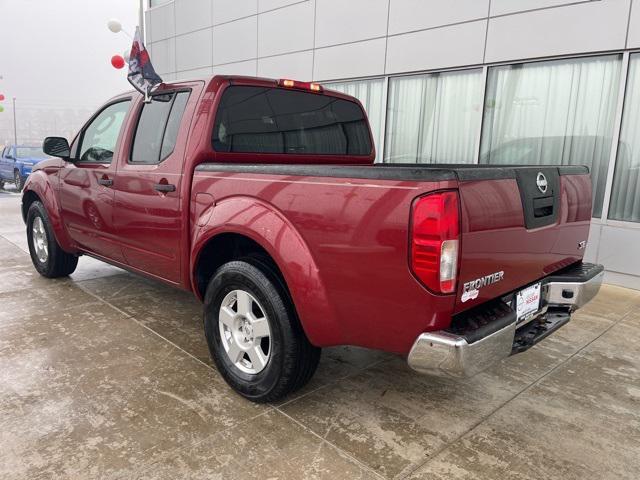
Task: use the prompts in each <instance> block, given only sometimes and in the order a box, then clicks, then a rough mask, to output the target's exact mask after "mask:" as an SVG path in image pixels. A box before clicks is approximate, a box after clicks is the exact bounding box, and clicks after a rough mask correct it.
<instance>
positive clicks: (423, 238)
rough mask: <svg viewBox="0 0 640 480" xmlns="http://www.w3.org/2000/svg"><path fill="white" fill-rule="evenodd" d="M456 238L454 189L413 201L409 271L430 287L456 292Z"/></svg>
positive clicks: (457, 215)
mask: <svg viewBox="0 0 640 480" xmlns="http://www.w3.org/2000/svg"><path fill="white" fill-rule="evenodd" d="M459 237H460V216H459V213H458V193H457V192H455V191H444V192H437V193H432V194H430V195H426V196H424V197H420V198H418V199H417V200H416V201H415V202H414V203H413V210H412V224H411V270H412V271H413V273H414V275H415V276H416V277H418V279H419V280H420V281H421V282H422V283H423V284H424V285H425V286H426V287H427V288H428V289H429V290H432V291H433V292H436V293H453V292H455V290H456V280H457V275H458V252H459V249H460V238H459Z"/></svg>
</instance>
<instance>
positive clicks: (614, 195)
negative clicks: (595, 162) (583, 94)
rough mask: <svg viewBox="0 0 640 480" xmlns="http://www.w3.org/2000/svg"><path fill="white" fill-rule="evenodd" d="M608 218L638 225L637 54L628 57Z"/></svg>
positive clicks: (639, 103) (639, 117)
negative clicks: (627, 70)
mask: <svg viewBox="0 0 640 480" xmlns="http://www.w3.org/2000/svg"><path fill="white" fill-rule="evenodd" d="M609 218H610V219H612V220H624V221H629V222H640V55H639V54H635V55H631V57H630V60H629V77H628V79H627V91H626V97H625V100H624V111H623V115H622V128H621V130H620V141H619V142H618V156H617V159H616V170H615V174H614V176H613V187H612V190H611V203H610V206H609Z"/></svg>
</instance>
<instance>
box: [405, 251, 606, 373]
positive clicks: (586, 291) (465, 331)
mask: <svg viewBox="0 0 640 480" xmlns="http://www.w3.org/2000/svg"><path fill="white" fill-rule="evenodd" d="M603 277H604V268H603V267H602V265H595V264H587V263H580V264H578V265H575V266H572V267H569V268H568V269H565V270H562V271H561V272H559V273H555V274H553V275H550V276H549V277H546V278H544V279H542V280H541V282H542V292H541V295H542V298H541V305H540V306H541V309H540V311H541V312H542V313H541V314H540V315H539V316H538V318H536V319H534V320H533V321H531V322H529V323H527V324H525V325H522V326H520V327H519V328H518V327H517V326H516V313H515V311H514V310H513V309H512V308H511V307H510V306H508V305H506V304H505V303H503V302H497V303H493V304H490V305H485V306H482V307H480V308H479V309H474V310H472V311H470V312H465V313H464V314H462V315H461V316H458V317H457V318H456V320H455V322H453V323H452V327H451V329H450V330H439V331H435V332H426V333H423V334H421V335H420V336H419V337H418V338H417V339H416V340H415V342H414V344H413V347H411V351H410V352H409V356H408V358H407V362H408V364H409V366H410V367H411V368H413V369H414V370H417V371H419V372H421V373H427V374H431V375H437V376H447V377H469V376H473V375H475V374H477V373H479V372H481V371H483V370H485V369H486V368H488V367H490V366H491V365H493V364H495V363H497V362H499V361H500V360H503V359H505V358H506V357H508V356H510V355H512V354H515V353H520V352H523V351H525V350H527V349H529V348H531V347H532V346H533V345H535V344H536V343H538V342H540V341H541V340H543V339H544V338H546V337H547V336H549V335H550V334H552V333H553V332H555V331H556V330H558V329H559V328H560V327H562V326H563V325H565V324H566V323H567V322H569V320H570V319H571V312H573V311H574V310H577V309H578V308H581V307H582V306H584V305H585V304H586V303H587V302H589V301H590V300H591V299H593V297H595V296H596V294H597V293H598V291H599V290H600V286H601V285H602V279H603Z"/></svg>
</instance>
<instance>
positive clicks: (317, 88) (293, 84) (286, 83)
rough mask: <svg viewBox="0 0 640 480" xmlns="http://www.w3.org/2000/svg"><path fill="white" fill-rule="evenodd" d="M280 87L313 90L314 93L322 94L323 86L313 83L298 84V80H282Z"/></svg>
mask: <svg viewBox="0 0 640 480" xmlns="http://www.w3.org/2000/svg"><path fill="white" fill-rule="evenodd" d="M278 85H280V86H281V87H287V88H298V89H300V90H311V91H312V92H318V93H319V92H322V85H320V84H317V83H313V82H298V81H297V80H289V79H286V78H283V79H280V80H279V81H278Z"/></svg>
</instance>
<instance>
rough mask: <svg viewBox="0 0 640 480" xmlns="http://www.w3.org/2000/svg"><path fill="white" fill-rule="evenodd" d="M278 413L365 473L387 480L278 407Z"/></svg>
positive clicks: (276, 408)
mask: <svg viewBox="0 0 640 480" xmlns="http://www.w3.org/2000/svg"><path fill="white" fill-rule="evenodd" d="M274 408H275V410H276V411H278V412H279V413H281V414H282V415H284V416H285V417H287V418H288V419H289V420H291V421H292V422H294V423H295V424H297V425H299V426H300V427H301V428H302V429H304V430H305V431H306V432H309V433H310V434H311V435H313V436H314V437H317V438H318V439H319V440H320V442H322V443H326V444H327V445H329V446H330V447H331V448H333V449H335V450H336V451H338V452H339V453H340V454H342V455H344V456H345V457H346V458H348V459H349V460H351V461H352V462H354V463H355V464H356V465H358V466H359V467H361V468H363V469H364V470H365V471H367V472H370V473H372V474H374V475H375V476H376V478H380V479H384V480H386V477H385V476H383V475H381V474H380V473H378V472H376V471H375V470H373V469H372V468H371V467H370V466H369V465H367V464H366V463H363V462H361V461H360V460H358V459H357V458H355V457H354V456H353V455H351V454H350V453H349V452H347V451H345V450H343V449H342V448H340V447H338V446H337V445H336V444H334V443H332V442H330V441H329V440H327V439H326V438H323V437H322V436H320V435H318V434H317V433H316V432H315V431H314V430H312V429H311V428H309V427H307V426H306V425H305V424H304V423H302V422H300V421H298V420H296V419H295V418H293V417H292V416H291V415H289V414H287V413H285V412H283V411H282V410H280V408H278V407H274Z"/></svg>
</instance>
